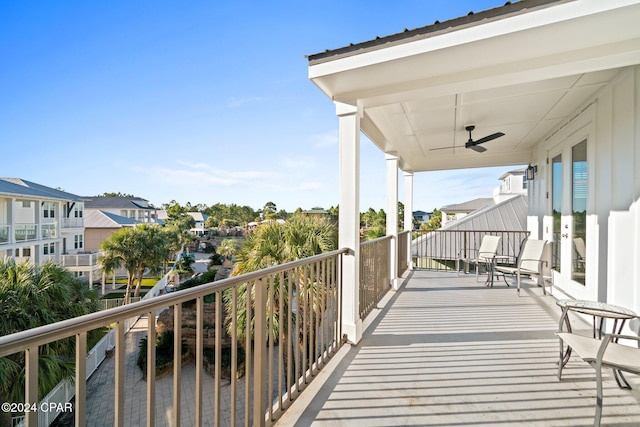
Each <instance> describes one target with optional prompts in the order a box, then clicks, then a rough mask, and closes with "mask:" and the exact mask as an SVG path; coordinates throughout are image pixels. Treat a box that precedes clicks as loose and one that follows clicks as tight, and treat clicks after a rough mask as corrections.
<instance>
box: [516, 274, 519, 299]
mask: <svg viewBox="0 0 640 427" xmlns="http://www.w3.org/2000/svg"><path fill="white" fill-rule="evenodd" d="M516 280H517V282H518V296H520V271H519V270H518V272H516Z"/></svg>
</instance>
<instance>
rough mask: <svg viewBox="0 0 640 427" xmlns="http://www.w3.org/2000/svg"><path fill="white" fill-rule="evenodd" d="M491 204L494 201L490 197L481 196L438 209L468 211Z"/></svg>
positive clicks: (454, 211)
mask: <svg viewBox="0 0 640 427" xmlns="http://www.w3.org/2000/svg"><path fill="white" fill-rule="evenodd" d="M493 205H495V201H494V200H493V198H492V197H482V198H479V199H474V200H470V201H468V202H464V203H457V204H453V205H447V206H443V207H442V208H441V209H440V210H441V211H442V212H446V213H470V212H473V211H476V210H478V209H483V208H485V207H487V206H493Z"/></svg>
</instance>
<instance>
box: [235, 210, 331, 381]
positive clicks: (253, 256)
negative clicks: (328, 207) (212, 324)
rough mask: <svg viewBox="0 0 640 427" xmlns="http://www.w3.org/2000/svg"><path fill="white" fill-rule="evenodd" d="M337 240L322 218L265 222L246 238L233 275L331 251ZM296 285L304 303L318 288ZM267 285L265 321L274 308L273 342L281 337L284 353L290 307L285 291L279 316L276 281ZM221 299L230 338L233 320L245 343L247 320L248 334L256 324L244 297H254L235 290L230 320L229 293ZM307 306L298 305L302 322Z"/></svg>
mask: <svg viewBox="0 0 640 427" xmlns="http://www.w3.org/2000/svg"><path fill="white" fill-rule="evenodd" d="M337 240H338V239H337V228H336V226H335V224H334V223H332V222H330V221H328V220H326V219H323V218H317V217H309V216H304V215H294V216H293V217H292V218H291V219H290V220H289V221H287V222H286V223H278V222H271V223H265V224H263V225H261V226H259V227H258V228H257V229H256V231H255V232H253V233H251V234H249V235H248V237H247V240H246V242H245V244H244V246H243V247H242V249H241V250H240V251H239V252H238V254H237V256H236V261H237V262H236V266H235V269H234V272H233V275H234V276H237V275H240V274H244V273H249V272H252V271H257V270H261V269H263V268H267V267H271V266H274V265H278V264H283V263H286V262H290V261H294V260H297V259H302V258H307V257H310V256H313V255H317V254H320V253H323V252H327V251H331V250H334V249H335V248H336V247H337ZM285 280H286V278H285ZM297 282H298V283H297V287H298V288H297V289H296V290H295V292H297V294H298V296H299V298H300V299H301V300H303V299H304V298H305V295H308V294H309V291H310V290H311V289H312V288H315V286H316V285H317V284H316V283H314V282H312V281H311V280H310V279H309V278H307V277H299V278H298V281H297ZM267 286H269V287H272V290H269V289H268V292H267V295H272V296H273V300H272V301H267V310H266V316H267V319H269V318H270V317H271V309H273V317H274V325H273V326H274V327H273V339H274V341H276V342H277V341H279V339H280V338H281V339H282V340H283V341H284V342H282V343H281V345H283V346H284V349H285V352H286V351H287V349H289V346H290V344H289V342H290V341H289V331H288V330H286V328H287V323H288V322H287V318H288V312H287V310H288V306H289V305H288V299H287V297H288V292H285V294H284V295H283V300H284V310H285V312H284V313H279V311H278V310H279V305H278V301H279V299H280V284H279V279H278V278H274V279H273V280H271V281H269V283H267ZM311 294H316V295H317V292H316V291H315V290H314V292H311ZM223 298H224V302H225V307H226V313H227V322H228V323H227V325H228V331H229V334H230V335H231V334H232V333H233V325H234V322H233V321H234V320H235V325H236V334H237V337H238V339H239V340H244V339H245V338H246V335H245V332H246V325H247V321H249V322H250V325H251V326H252V328H251V331H250V332H249V333H250V334H253V333H254V332H253V325H254V324H255V321H254V319H247V312H246V301H247V298H251V299H252V300H253V295H247V288H246V285H244V284H243V285H241V286H239V287H238V290H237V304H236V307H237V314H236V319H232V318H231V317H230V316H231V313H232V312H233V311H232V310H233V299H232V293H231V290H228V291H227V292H226V293H225V294H224V295H223ZM306 306H307V304H304V303H302V302H301V304H300V306H299V307H298V308H297V313H298V314H299V315H300V316H301V318H303V319H304V318H307V316H305V315H304V313H303V307H306ZM313 310H314V311H319V308H318V307H315V306H314V307H313ZM251 313H252V314H255V310H254V309H252V310H251ZM294 322H295V317H294ZM281 328H282V329H281ZM267 333H268V332H267ZM301 342H302V340H301V339H300V337H299V344H301ZM286 360H287V357H286V356H285V363H286ZM285 372H286V369H285Z"/></svg>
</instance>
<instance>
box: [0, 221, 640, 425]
mask: <svg viewBox="0 0 640 427" xmlns="http://www.w3.org/2000/svg"><path fill="white" fill-rule="evenodd" d="M408 235H409V234H408V233H401V234H400V235H399V236H398V242H405V243H406V244H407V246H408V241H407V237H408ZM392 242H393V238H390V237H385V238H382V239H378V240H376V241H373V242H368V243H365V244H363V245H362V246H361V251H360V265H361V266H362V267H361V268H362V269H361V272H362V274H361V282H360V286H359V295H360V307H359V313H368V314H361V316H362V317H363V318H364V322H363V327H364V334H363V338H362V340H361V341H360V342H359V343H358V345H349V344H347V345H343V344H344V341H343V334H342V324H341V315H340V313H341V311H342V304H343V302H344V301H343V297H342V294H343V290H344V288H345V287H347V286H350V284H349V283H346V282H343V278H342V265H343V262H344V261H343V259H344V258H345V257H347V256H350V255H348V252H347V251H346V250H339V251H335V252H331V253H327V254H324V255H319V256H316V257H312V258H308V259H304V260H300V261H296V262H293V263H289V264H285V265H282V266H276V267H271V268H269V269H266V270H261V271H258V272H255V273H251V274H247V275H244V276H239V277H232V278H229V279H226V280H222V281H219V282H215V283H210V284H207V285H203V286H200V287H197V288H192V289H188V290H184V291H180V292H175V293H171V294H166V295H161V296H159V297H156V298H153V299H150V300H147V301H141V302H138V303H134V304H130V305H128V306H125V307H118V308H114V309H111V310H107V311H102V312H100V313H95V314H92V315H89V316H84V317H82V318H78V319H73V320H69V321H65V322H61V323H59V324H55V325H48V326H45V327H41V328H37V329H32V330H29V331H25V332H21V333H19V334H14V335H11V336H5V337H0V356H6V355H9V354H13V353H16V352H25V360H26V361H27V364H26V376H25V383H26V384H27V385H29V384H31V385H33V384H37V381H38V378H37V377H38V375H37V369H34V366H37V357H38V356H37V354H38V352H37V350H38V347H39V346H41V345H43V344H45V343H48V342H52V341H55V340H58V339H62V338H64V337H70V336H75V337H76V342H77V350H76V381H75V383H76V385H75V390H74V394H75V401H74V404H73V416H74V417H75V423H76V425H92V426H94V425H119V426H126V425H142V424H145V423H146V424H147V425H203V424H207V425H208V424H209V423H213V424H215V425H236V424H244V425H251V424H253V425H270V424H274V423H276V424H280V425H283V426H284V425H294V424H297V423H298V424H300V425H311V424H312V423H313V424H314V425H315V424H317V425H335V424H336V423H342V424H345V425H418V424H420V425H424V424H430V425H454V424H455V425H459V424H468V425H478V424H486V425H495V424H505V425H510V424H514V423H521V424H522V423H524V424H527V425H584V424H590V423H591V422H592V419H593V414H594V411H595V409H594V408H595V372H594V370H593V369H592V368H591V367H590V366H588V365H587V364H586V363H584V362H582V361H580V360H578V359H577V358H576V357H575V356H574V357H573V358H572V359H571V361H570V362H569V364H568V365H567V366H566V367H565V369H564V372H563V379H562V381H558V380H557V378H556V374H557V365H556V361H557V360H558V339H557V338H556V337H555V335H554V332H556V331H557V328H558V323H559V315H560V310H559V309H558V308H557V307H556V306H555V299H554V297H553V296H551V295H543V294H542V289H541V288H538V287H536V286H535V285H534V284H533V283H531V282H529V283H526V282H525V285H524V286H523V291H522V293H521V296H520V297H518V296H517V294H516V292H515V290H514V289H513V287H510V288H509V287H507V286H506V285H505V284H504V283H503V282H501V283H500V284H497V283H496V286H495V287H493V288H488V287H485V286H483V284H482V283H477V282H476V280H475V275H465V274H462V275H458V274H456V273H453V272H449V271H424V270H413V271H408V272H406V273H405V277H404V279H403V281H402V284H401V286H400V288H399V290H398V291H397V292H388V290H389V289H390V286H389V275H388V272H389V271H390V268H389V267H390V266H389V263H388V260H389V259H390V257H389V254H391V253H392V251H391V250H390V248H391V243H392ZM401 246H402V245H401ZM399 249H400V250H398V258H399V260H400V261H399V264H400V266H399V267H401V266H402V265H406V261H407V258H406V257H407V251H405V250H404V249H403V248H402V247H400V248H399ZM399 270H401V268H399ZM244 288H246V289H248V291H249V293H250V294H251V295H252V296H253V299H254V304H252V303H251V302H249V301H250V299H247V300H249V301H247V300H244V301H243V300H242V298H241V295H242V294H243V289H244ZM223 293H226V294H227V296H228V298H230V299H231V301H232V304H231V310H232V316H231V318H232V319H234V323H233V327H232V328H230V330H229V335H226V334H225V333H224V332H223V330H222V311H223V310H222V295H223ZM212 295H213V299H214V301H213V302H211V300H210V299H209V298H211V297H210V296H212ZM205 297H207V298H208V299H207V300H205ZM187 306H188V307H190V308H189V310H193V313H194V314H195V318H196V322H195V325H194V328H193V329H194V330H193V331H192V332H193V334H192V335H193V339H194V340H195V346H196V352H195V361H194V362H192V363H189V364H187V365H185V366H184V367H183V366H182V363H175V364H174V365H173V367H172V368H171V370H170V372H169V373H168V375H167V376H164V377H162V378H160V377H156V373H155V370H154V369H152V368H151V367H153V366H154V365H155V357H156V354H155V352H153V351H148V353H147V372H149V374H148V375H147V377H146V379H144V380H143V379H142V373H141V371H140V369H138V367H137V366H135V359H136V354H137V350H138V342H139V340H140V338H142V337H143V336H150V337H152V338H153V337H156V336H157V334H158V332H157V326H156V322H149V321H148V319H152V318H153V319H155V318H156V316H157V315H158V313H159V312H161V311H162V310H166V309H169V310H171V312H170V313H169V314H170V315H171V316H170V317H171V318H173V322H174V324H175V325H176V328H175V331H176V333H175V335H174V348H177V349H179V348H180V347H181V344H182V343H183V342H184V339H185V335H184V334H185V332H184V331H185V329H184V328H180V326H181V325H182V322H184V318H185V317H184V316H183V313H184V311H185V310H187ZM245 310H246V312H247V313H248V314H247V318H251V317H253V318H254V319H255V323H254V324H253V325H251V326H250V328H249V329H247V325H243V324H242V322H241V321H238V319H239V318H241V317H242V316H241V315H239V313H241V312H243V311H245ZM206 313H208V314H206ZM280 313H288V314H289V315H283V316H284V317H283V318H282V319H280V318H279V316H280ZM206 316H209V319H211V318H213V319H215V321H214V322H213V326H212V325H211V324H209V325H208V326H207V325H206V321H204V320H203V319H205V317H206ZM130 319H133V322H136V321H137V323H135V324H133V322H132V321H131V320H130ZM209 322H210V320H209ZM112 324H115V331H114V340H113V343H114V345H115V347H114V348H113V357H112V358H108V359H106V360H105V361H104V362H103V363H102V366H101V367H100V369H99V370H98V371H97V372H96V373H95V374H94V375H93V376H92V377H90V378H89V380H85V377H86V372H87V363H88V362H86V360H87V349H86V345H85V344H86V332H87V331H88V330H91V329H94V328H97V327H99V326H105V325H112ZM129 324H133V328H132V329H131V331H130V332H129V333H128V334H126V335H125V329H126V328H128V327H129ZM572 324H573V326H574V331H575V330H579V329H585V330H588V331H589V332H590V325H589V324H587V323H586V322H584V321H583V320H581V319H580V318H577V317H576V318H573V319H572ZM241 335H244V336H245V337H241ZM252 337H253V338H254V339H252ZM296 337H297V338H296ZM292 338H293V339H292ZM150 341H151V342H154V341H155V340H154V339H151V340H150ZM207 342H209V343H211V342H214V343H215V345H214V346H213V348H214V350H213V351H214V355H213V359H214V360H222V356H223V354H222V347H223V343H225V342H226V343H229V346H230V354H231V357H230V360H232V361H234V360H237V355H238V352H239V349H240V348H243V349H244V350H245V351H246V357H245V364H244V365H243V364H241V363H235V362H232V363H231V366H230V367H228V368H223V367H221V366H218V365H213V366H212V367H210V369H209V370H208V372H209V373H205V360H204V359H205V357H204V356H203V353H204V349H205V348H206V346H207ZM175 344H177V345H175ZM149 347H150V349H153V346H149ZM181 358H182V355H181V354H180V351H179V350H178V351H175V352H174V356H173V359H174V360H176V361H178V360H182V359H181ZM150 368H151V369H150ZM243 371H244V372H245V373H246V375H244V376H242V375H241V374H239V373H241V372H243ZM228 378H239V379H237V380H229V379H228ZM628 379H629V380H630V381H631V382H632V385H633V386H634V390H631V391H630V390H621V389H619V388H618V387H617V385H616V383H615V381H614V379H613V377H612V376H610V377H609V378H608V379H607V381H606V385H605V387H606V388H605V406H604V408H605V409H604V415H603V417H604V418H603V423H605V424H609V423H619V424H626V425H638V424H640V405H639V403H640V396H639V395H638V393H637V389H638V388H640V383H639V382H638V381H635V380H636V379H635V378H633V377H631V378H628ZM312 380H313V381H312ZM35 393H36V391H34V389H33V386H31V387H29V386H27V392H26V397H25V401H27V402H33V401H35V400H36V395H35ZM49 415H51V414H49ZM39 416H42V413H29V414H27V417H26V418H25V424H26V425H44V423H43V422H41V421H40V422H39V420H38V417H39ZM38 423H40V424H38Z"/></svg>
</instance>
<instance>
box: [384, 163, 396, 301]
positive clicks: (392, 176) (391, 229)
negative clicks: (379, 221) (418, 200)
mask: <svg viewBox="0 0 640 427" xmlns="http://www.w3.org/2000/svg"><path fill="white" fill-rule="evenodd" d="M384 157H385V159H386V161H387V236H392V239H391V247H390V251H389V258H390V260H389V267H390V268H389V281H390V282H391V288H392V289H393V290H397V289H398V286H400V285H399V280H398V156H395V155H393V154H385V156H384Z"/></svg>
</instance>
